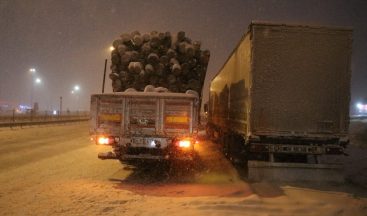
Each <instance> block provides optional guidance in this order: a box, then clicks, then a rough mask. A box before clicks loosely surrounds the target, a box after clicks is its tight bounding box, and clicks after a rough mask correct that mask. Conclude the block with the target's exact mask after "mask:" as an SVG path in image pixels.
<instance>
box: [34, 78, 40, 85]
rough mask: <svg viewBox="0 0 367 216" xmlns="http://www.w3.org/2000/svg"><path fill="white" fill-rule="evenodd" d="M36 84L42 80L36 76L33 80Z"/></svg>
mask: <svg viewBox="0 0 367 216" xmlns="http://www.w3.org/2000/svg"><path fill="white" fill-rule="evenodd" d="M34 82H35V83H36V84H40V83H41V82H42V80H41V79H40V78H36V79H35V81H34Z"/></svg>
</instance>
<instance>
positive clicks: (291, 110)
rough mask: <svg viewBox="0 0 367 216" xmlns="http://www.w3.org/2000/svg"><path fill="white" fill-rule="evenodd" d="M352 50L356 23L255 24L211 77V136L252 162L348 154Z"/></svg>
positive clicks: (241, 159) (315, 159)
mask: <svg viewBox="0 0 367 216" xmlns="http://www.w3.org/2000/svg"><path fill="white" fill-rule="evenodd" d="M351 53H352V30H351V29H349V28H339V27H321V26H304V25H286V24H274V23H266V22H253V23H252V24H251V25H250V26H249V31H248V33H247V34H246V35H245V36H244V37H243V38H242V39H241V41H240V43H239V44H238V46H237V47H236V48H235V50H234V51H233V52H232V54H231V55H230V57H229V58H228V60H227V61H226V63H225V64H224V66H223V67H222V68H221V70H220V71H219V73H218V74H217V75H216V76H215V77H214V79H213V80H212V81H211V84H210V96H209V103H208V108H209V110H208V127H207V132H208V135H209V136H210V137H212V138H213V139H216V140H219V141H220V143H222V144H223V147H224V152H225V153H226V154H227V155H228V156H229V157H230V158H232V159H233V160H234V161H238V162H246V163H247V162H248V161H249V166H250V167H256V164H260V162H261V167H265V166H264V163H265V162H269V166H268V167H274V164H276V163H282V165H281V167H284V164H285V163H311V162H310V161H311V160H313V162H312V163H314V164H318V163H320V159H321V158H322V157H321V156H323V155H340V154H344V149H345V147H346V145H347V143H348V142H349V140H348V124H349V102H350V79H351V69H350V65H351ZM296 165H297V164H296ZM291 166H292V167H294V164H293V165H291ZM317 166H318V165H314V167H317ZM308 167H309V166H308ZM321 167H324V166H321Z"/></svg>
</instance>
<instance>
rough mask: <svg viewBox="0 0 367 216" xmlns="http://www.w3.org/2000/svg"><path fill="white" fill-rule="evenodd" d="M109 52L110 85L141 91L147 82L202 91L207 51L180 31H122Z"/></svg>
mask: <svg viewBox="0 0 367 216" xmlns="http://www.w3.org/2000/svg"><path fill="white" fill-rule="evenodd" d="M112 46H113V48H114V50H113V51H112V52H111V62H112V64H111V73H110V75H109V77H110V78H111V79H112V88H113V91H114V92H122V91H124V90H126V89H128V88H134V89H136V90H138V91H143V90H144V87H145V86H146V85H153V86H155V87H158V86H159V87H165V88H167V89H168V90H169V91H171V92H186V91H187V90H189V89H191V90H194V91H197V92H198V93H199V94H201V90H202V87H203V84H204V79H205V74H206V69H207V66H208V62H209V57H210V52H209V51H208V50H204V51H202V50H201V43H200V42H199V41H192V40H191V39H190V38H188V37H186V35H185V32H183V31H180V32H178V33H177V35H175V36H173V35H171V33H170V32H165V33H163V32H157V31H152V32H151V33H150V34H140V32H138V31H134V32H132V33H130V34H129V33H125V34H122V35H121V36H120V38H119V39H117V40H115V41H113V43H112Z"/></svg>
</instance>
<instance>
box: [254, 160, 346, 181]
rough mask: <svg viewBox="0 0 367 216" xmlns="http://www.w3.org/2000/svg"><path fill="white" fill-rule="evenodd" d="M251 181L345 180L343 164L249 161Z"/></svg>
mask: <svg viewBox="0 0 367 216" xmlns="http://www.w3.org/2000/svg"><path fill="white" fill-rule="evenodd" d="M248 179H249V180H250V181H257V182H258V181H275V182H335V183H343V182H344V181H345V178H344V174H343V166H342V165H341V164H304V163H276V162H265V161H252V160H251V161H248Z"/></svg>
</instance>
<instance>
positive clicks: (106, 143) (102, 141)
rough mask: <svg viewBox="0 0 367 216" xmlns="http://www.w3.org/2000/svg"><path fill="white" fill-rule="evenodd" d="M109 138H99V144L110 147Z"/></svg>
mask: <svg viewBox="0 0 367 216" xmlns="http://www.w3.org/2000/svg"><path fill="white" fill-rule="evenodd" d="M108 141H109V140H108V137H103V136H102V137H99V138H98V144H100V145H108Z"/></svg>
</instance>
